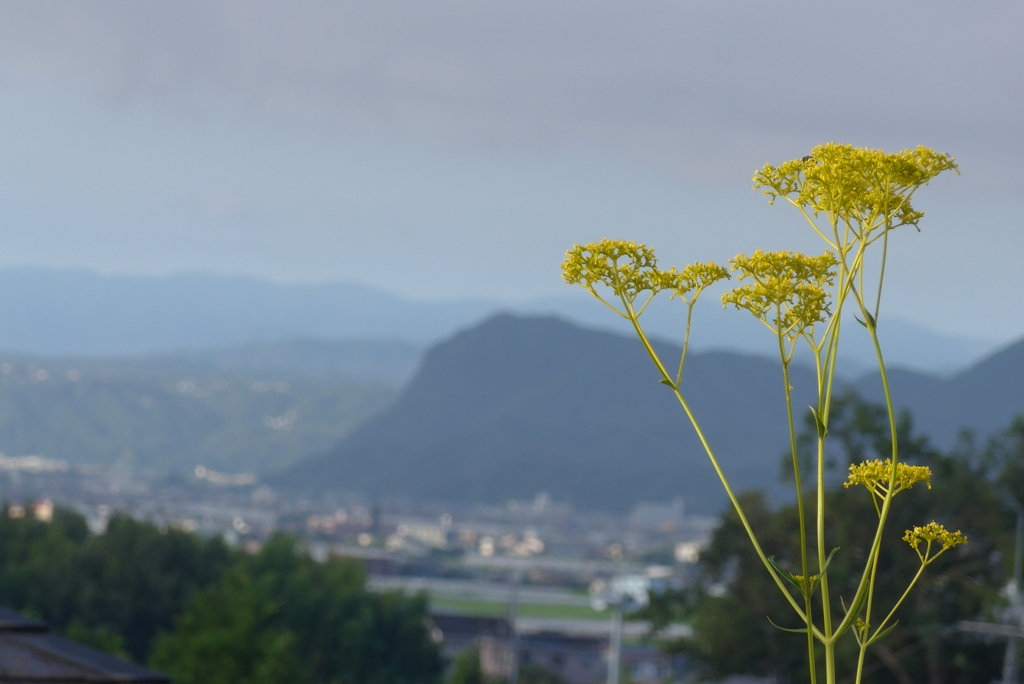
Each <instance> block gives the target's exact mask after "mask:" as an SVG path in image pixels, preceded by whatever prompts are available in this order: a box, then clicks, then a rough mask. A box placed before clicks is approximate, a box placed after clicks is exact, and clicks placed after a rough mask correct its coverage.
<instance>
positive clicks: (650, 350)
mask: <svg viewBox="0 0 1024 684" xmlns="http://www.w3.org/2000/svg"><path fill="white" fill-rule="evenodd" d="M622 303H623V306H625V307H626V311H627V312H628V313H629V314H630V315H629V320H630V321H631V322H632V323H633V329H634V330H635V331H636V334H637V337H639V338H640V342H641V343H642V344H643V345H644V349H646V350H647V354H648V356H650V357H651V360H652V361H653V362H654V365H655V366H656V367H657V368H658V371H659V372H660V373H661V375H662V377H663V378H664V379H665V380H667V381H668V382H669V383H672V376H671V375H669V374H668V371H666V370H665V366H664V364H662V362H661V359H660V358H659V357H658V354H657V352H655V351H654V347H652V346H651V343H650V341H649V340H648V339H647V335H645V334H644V331H643V328H641V327H640V322H639V321H638V320H637V319H636V316H635V315H634V313H633V308H632V305H631V304H630V302H629V301H628V300H627V299H626V298H625V297H623V298H622ZM672 391H673V392H674V393H675V395H676V399H678V400H679V404H680V405H681V406H682V407H683V411H685V412H686V417H687V418H689V419H690V424H691V425H692V426H693V429H694V431H695V432H696V433H697V437H698V439H700V443H701V445H702V446H703V447H704V451H705V452H706V453H707V455H708V458H710V459H711V465H712V466H713V467H714V469H715V473H717V474H718V479H719V480H720V481H721V482H722V486H723V487H724V488H725V493H726V495H728V497H729V501H730V502H732V506H733V508H734V509H735V511H736V515H738V516H739V519H740V523H741V524H742V525H743V529H744V530H746V532H747V537H749V538H750V543H751V544H753V546H754V551H755V552H756V553H757V557H758V558H760V559H761V563H762V564H763V565H764V567H765V569H766V570H767V571H768V574H770V575H771V576H772V579H773V580H775V584H776V585H777V586H778V587H779V591H781V592H782V594H783V596H785V597H786V600H787V601H789V605H790V606H791V607H792V608H793V610H794V611H796V614H797V615H798V616H799V617H800V619H801V620H803V621H804V622H807V615H806V614H805V613H804V610H803V609H802V608H801V607H800V605H799V604H798V603H797V602H796V600H795V599H794V598H793V595H792V594H790V593H789V590H788V589H787V588H786V585H785V584H784V583H783V582H782V578H781V577H779V575H778V573H777V572H775V568H773V567H772V564H771V562H770V561H769V560H768V556H766V555H765V553H764V550H763V549H762V548H761V544H760V542H758V540H757V536H756V535H755V534H754V530H753V528H752V527H751V526H750V521H749V520H747V515H746V513H744V512H743V507H742V506H741V505H740V502H739V499H737V498H736V494H735V492H733V490H732V487H731V486H730V485H729V480H728V478H726V476H725V473H724V472H723V471H722V467H721V466H720V465H719V463H718V458H717V457H716V456H715V452H714V451H713V450H712V449H711V445H710V444H709V443H708V440H707V438H706V437H705V436H704V431H703V430H702V429H701V427H700V423H698V422H697V418H696V416H694V415H693V412H692V411H691V410H690V405H689V404H688V403H687V402H686V399H685V398H684V397H683V394H682V392H681V391H680V390H679V386H678V385H676V384H674V383H673V384H672ZM812 628H813V632H814V635H815V636H816V637H817V638H819V639H822V638H824V635H823V634H822V633H821V632H820V631H818V629H817V627H814V626H813V625H812Z"/></svg>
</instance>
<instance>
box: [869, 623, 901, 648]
mask: <svg viewBox="0 0 1024 684" xmlns="http://www.w3.org/2000/svg"><path fill="white" fill-rule="evenodd" d="M898 624H900V621H899V620H897V621H896V622H894V623H892V624H891V625H889V626H888V627H886V628H885V631H884V632H879V633H878V634H876V635H875V636H873V637H871V638H870V639H868V646H870V645H871V644H873V643H875V642H876V641H878V640H879V639H881V638H882V637H884V636H885V635H886V634H888V633H889V632H891V631H892V630H894V629H896V625H898Z"/></svg>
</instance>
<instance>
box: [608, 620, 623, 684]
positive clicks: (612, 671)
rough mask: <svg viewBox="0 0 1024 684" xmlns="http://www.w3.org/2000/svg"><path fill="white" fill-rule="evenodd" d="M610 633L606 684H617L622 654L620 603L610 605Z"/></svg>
mask: <svg viewBox="0 0 1024 684" xmlns="http://www.w3.org/2000/svg"><path fill="white" fill-rule="evenodd" d="M611 608H612V633H611V643H609V645H608V684H619V672H620V671H621V670H622V665H620V664H619V658H620V656H621V653H622V601H621V600H619V601H616V602H615V603H613V604H612V606H611Z"/></svg>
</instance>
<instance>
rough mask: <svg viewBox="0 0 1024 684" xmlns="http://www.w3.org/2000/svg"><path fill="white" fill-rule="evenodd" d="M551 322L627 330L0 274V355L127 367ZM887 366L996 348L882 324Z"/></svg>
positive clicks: (737, 336)
mask: <svg viewBox="0 0 1024 684" xmlns="http://www.w3.org/2000/svg"><path fill="white" fill-rule="evenodd" d="M698 308H699V310H698V312H697V314H696V321H695V325H694V329H693V335H692V340H691V341H692V345H693V348H694V349H695V350H710V349H727V350H732V351H739V352H742V353H755V354H759V355H768V356H771V355H772V354H773V353H774V352H773V350H772V347H771V340H770V337H769V336H765V335H764V334H763V331H762V330H760V329H759V328H758V327H757V324H756V322H754V321H752V320H751V319H750V317H749V316H745V315H744V314H743V313H741V312H737V311H720V310H719V311H715V310H714V309H716V308H719V307H718V305H717V304H716V303H715V302H714V300H713V297H712V298H709V301H708V302H704V303H702V306H700V307H698ZM501 310H508V311H516V312H519V313H533V314H556V315H559V316H562V317H565V318H568V319H570V320H574V321H577V322H580V323H583V324H586V325H591V326H595V327H598V328H600V329H605V330H618V331H620V332H628V330H627V328H626V327H624V322H623V321H621V320H617V319H616V317H615V316H614V315H613V314H611V313H610V312H609V311H608V310H607V309H606V308H605V307H604V306H602V305H601V304H599V303H598V302H596V301H594V300H593V299H592V298H590V297H588V296H586V295H583V294H582V293H580V292H576V291H575V290H573V291H571V292H570V290H569V288H566V295H565V296H564V297H548V298H544V299H537V300H532V301H525V302H519V303H509V302H504V303H503V302H499V301H493V300H485V299H466V300H447V301H416V300H412V299H408V298H405V297H400V296H397V295H394V294H391V293H387V292H383V291H380V290H376V289H373V288H369V287H365V286H362V285H358V284H354V283H346V282H329V283H306V284H302V283H275V282H271V281H267V280H261V279H259V278H253V277H247V276H221V275H213V274H209V273H178V274H174V275H168V276H136V275H110V276H104V275H100V274H97V273H94V272H91V271H82V270H78V271H75V270H59V269H45V268H30V267H20V268H14V267H10V268H4V269H0V349H2V350H5V351H16V352H23V353H26V354H34V355H45V356H55V355H57V356H72V355H73V356H100V357H124V356H139V355H152V354H171V353H179V352H188V351H206V350H213V349H216V348H222V347H238V346H239V345H246V344H264V343H274V342H282V341H290V340H295V339H314V340H356V339H362V340H367V339H374V340H393V341H397V342H399V343H403V344H411V345H417V346H419V347H421V348H422V347H424V346H426V345H428V344H433V343H434V342H437V341H438V340H441V339H443V338H445V337H448V336H449V335H451V334H453V333H454V332H456V331H457V330H460V329H463V328H467V327H470V326H473V325H476V324H477V323H479V322H480V321H482V320H484V319H485V318H487V317H488V316H491V315H493V314H494V313H496V312H498V311H501ZM645 322H646V325H647V326H648V328H649V330H650V331H651V332H652V333H653V334H655V335H658V336H661V337H663V338H665V339H674V340H677V341H678V340H681V338H682V309H681V307H680V306H679V303H678V302H669V301H655V303H654V305H652V307H651V309H650V310H649V311H648V312H647V313H646V314H645ZM882 329H883V331H884V332H883V334H884V335H886V336H887V338H888V339H887V349H888V350H889V354H890V359H891V360H892V362H893V364H894V365H896V366H903V367H906V368H912V369H915V370H918V371H925V372H931V373H951V372H954V371H956V370H958V369H961V368H963V367H966V366H967V365H969V364H970V363H971V362H973V361H975V360H977V359H978V358H980V357H981V356H983V355H984V354H985V353H986V352H988V351H989V350H991V349H992V348H993V346H994V345H993V343H992V342H990V341H987V340H982V339H974V338H970V337H953V336H949V335H944V334H940V333H936V332H934V331H931V330H928V329H927V328H924V327H922V326H918V325H915V324H912V323H908V322H906V321H900V320H898V319H893V320H885V321H883V328H882ZM872 359H873V352H872V350H871V348H870V346H869V345H868V344H866V342H863V341H861V342H854V343H852V344H850V345H848V346H846V347H844V350H843V354H842V361H843V363H844V367H845V368H846V369H847V375H850V376H852V375H855V374H856V373H857V372H858V371H859V370H862V369H864V368H869V367H870V366H871V363H872Z"/></svg>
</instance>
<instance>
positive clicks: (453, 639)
mask: <svg viewBox="0 0 1024 684" xmlns="http://www.w3.org/2000/svg"><path fill="white" fill-rule="evenodd" d="M0 487H2V491H3V492H4V493H5V494H4V496H5V498H6V500H7V503H8V508H7V513H8V515H10V516H12V517H17V516H34V517H36V518H37V519H40V520H44V521H45V520H48V519H50V518H51V517H52V516H53V511H54V508H55V507H56V506H61V507H66V508H70V509H73V510H75V511H77V512H79V513H80V514H82V515H83V516H84V517H85V518H86V519H87V520H88V523H89V527H90V529H91V530H92V531H93V532H94V533H102V532H103V531H104V530H105V528H106V525H107V523H108V521H109V520H110V519H111V517H112V516H114V515H117V514H127V515H130V516H132V517H134V518H136V519H140V520H147V521H150V522H153V523H155V524H156V525H158V526H160V527H161V528H165V529H169V528H177V529H181V530H184V531H188V532H195V533H198V534H201V535H206V536H214V535H216V536H220V537H222V538H223V539H224V540H225V541H227V542H228V543H229V544H230V545H232V546H235V547H237V548H241V549H243V550H245V551H247V552H249V553H257V552H258V551H259V550H260V549H261V548H262V546H263V544H264V542H265V541H266V540H267V539H268V538H269V537H270V536H271V535H273V534H275V533H278V532H281V533H286V534H289V535H293V536H295V537H297V538H299V539H302V540H304V542H305V544H306V545H307V548H308V552H309V553H310V554H311V555H312V556H313V557H314V558H316V559H319V560H326V559H328V558H329V557H332V556H337V557H347V558H357V559H360V560H361V561H362V562H363V564H364V565H365V567H366V570H367V573H368V584H369V586H370V588H371V589H372V590H379V591H386V590H396V589H397V590H404V591H406V592H410V593H415V592H420V591H423V592H426V593H427V594H428V595H429V598H430V605H431V612H432V615H433V616H434V621H435V623H436V627H437V631H438V633H439V634H441V635H442V637H443V642H444V649H445V652H446V655H448V656H449V657H455V656H456V655H457V654H458V652H459V651H461V650H463V649H465V648H467V647H469V646H475V647H479V648H481V662H482V664H483V665H484V667H485V669H488V668H489V670H490V671H491V673H492V674H493V675H495V676H507V675H508V669H509V667H510V663H511V657H510V649H511V648H512V644H513V640H515V643H517V644H518V646H517V648H518V652H519V653H520V658H521V659H522V660H523V661H524V662H537V663H538V664H541V665H543V666H544V667H546V668H548V669H550V670H552V671H554V672H557V673H559V674H560V675H561V676H562V677H563V678H564V679H565V680H566V681H567V682H570V683H575V682H593V681H603V680H604V677H605V673H606V670H607V662H608V658H609V641H610V638H611V629H612V627H611V625H612V616H613V607H611V606H609V605H607V601H606V599H605V598H603V597H604V596H605V595H606V594H607V591H606V590H607V587H608V586H609V584H611V583H614V582H615V581H617V580H619V581H620V580H621V579H622V578H629V579H631V580H632V581H633V582H634V584H637V585H638V586H639V588H640V590H641V593H644V592H646V591H647V590H648V589H649V590H653V591H658V590H660V589H663V588H669V587H673V588H679V587H681V586H684V585H685V583H686V582H687V580H688V578H689V577H690V575H691V573H692V572H693V570H694V567H695V566H694V563H695V562H696V561H697V559H698V558H699V554H700V549H701V548H702V546H703V545H704V544H705V543H706V541H707V539H708V537H709V534H710V532H711V530H712V528H713V526H714V521H715V520H714V519H713V518H709V517H704V516H694V515H687V514H686V510H685V504H684V502H683V500H682V499H676V500H674V501H668V502H638V503H637V504H636V506H634V507H633V509H632V511H630V512H629V513H628V514H626V515H615V514H612V513H598V512H583V511H578V510H575V509H574V508H573V507H572V506H571V505H569V504H566V503H563V502H559V501H555V500H552V498H551V497H549V496H548V495H547V494H545V493H538V494H537V495H536V497H535V498H533V499H532V500H510V501H507V502H505V503H504V504H500V505H499V504H493V505H485V504H477V505H466V504H443V503H413V502H409V501H394V500H380V501H371V500H366V499H365V498H360V497H358V496H355V495H351V494H346V493H344V492H336V493H321V494H317V495H312V494H310V495H302V494H293V493H288V494H284V493H281V492H278V491H275V490H274V489H272V488H271V487H269V486H267V485H266V484H262V483H260V482H259V479H258V478H257V477H256V476H255V475H254V474H252V473H223V472H219V471H215V470H213V469H210V468H208V467H205V466H203V465H197V466H196V467H195V469H194V471H193V473H192V474H191V475H190V476H188V477H181V476H171V477H164V478H161V479H153V480H146V479H142V478H139V477H125V476H123V475H121V474H119V473H118V472H116V470H115V469H108V468H104V467H101V466H72V465H70V464H69V463H67V462H65V461H62V460H58V459H51V458H45V457H41V456H31V455H30V456H17V457H12V456H5V455H0ZM512 626H514V629H512ZM649 632H650V625H649V624H648V623H645V622H642V621H633V620H630V619H629V618H628V615H627V617H626V620H625V622H624V624H623V627H622V637H623V639H624V641H623V645H622V650H621V658H622V660H621V662H622V666H623V667H624V668H625V669H624V671H625V672H628V673H630V677H631V678H632V681H636V682H642V681H651V682H654V681H664V680H665V678H666V677H671V676H673V675H675V674H679V672H681V671H682V668H684V663H682V662H680V661H679V660H678V658H675V659H674V658H672V657H670V656H667V655H664V654H662V653H661V652H660V651H659V650H658V649H657V647H656V646H655V645H654V644H653V643H652V642H651V641H650V640H649V639H647V637H648V636H649ZM687 633H688V628H687V627H686V626H685V625H676V626H672V627H670V628H669V629H668V630H667V634H663V635H662V636H667V637H673V636H675V637H679V636H683V635H685V634H687Z"/></svg>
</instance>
